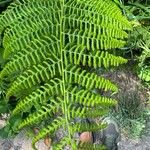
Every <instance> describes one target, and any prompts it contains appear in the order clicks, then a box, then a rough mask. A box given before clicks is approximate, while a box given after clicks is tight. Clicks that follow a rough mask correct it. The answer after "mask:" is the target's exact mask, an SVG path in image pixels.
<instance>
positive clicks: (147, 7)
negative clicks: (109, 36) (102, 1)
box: [123, 0, 150, 87]
mask: <svg viewBox="0 0 150 150" xmlns="http://www.w3.org/2000/svg"><path fill="white" fill-rule="evenodd" d="M123 3H124V5H125V6H124V7H123V9H124V13H125V14H126V15H127V17H128V18H129V19H130V20H131V21H132V23H133V26H134V28H133V31H132V32H131V34H130V38H129V40H128V47H126V48H125V49H124V52H125V53H126V54H127V53H128V54H129V52H130V54H131V58H132V59H134V60H135V61H136V62H137V63H136V70H137V74H138V76H139V77H140V78H141V79H142V80H143V81H145V83H146V85H147V86H148V87H150V2H149V1H146V0H143V1H124V2H123ZM126 54H124V55H126Z"/></svg>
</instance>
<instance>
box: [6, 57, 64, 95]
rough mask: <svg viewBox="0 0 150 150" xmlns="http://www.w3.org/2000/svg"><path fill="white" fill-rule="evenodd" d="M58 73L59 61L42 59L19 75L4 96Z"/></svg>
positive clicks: (59, 68)
mask: <svg viewBox="0 0 150 150" xmlns="http://www.w3.org/2000/svg"><path fill="white" fill-rule="evenodd" d="M57 69H58V70H57ZM59 73H60V74H61V66H60V61H58V62H57V61H53V60H51V59H47V61H44V62H42V64H39V65H37V66H36V65H35V66H33V67H32V70H30V69H29V70H27V71H25V72H24V73H23V74H22V75H21V76H19V77H18V78H17V79H16V80H15V82H14V83H13V84H12V85H11V87H10V88H9V89H8V91H7V94H6V97H10V96H11V95H16V94H15V93H16V92H20V91H21V90H25V89H28V88H32V87H33V86H35V85H37V84H40V83H41V82H44V81H48V80H49V79H51V78H53V77H54V76H55V75H56V74H57V75H58V74H59Z"/></svg>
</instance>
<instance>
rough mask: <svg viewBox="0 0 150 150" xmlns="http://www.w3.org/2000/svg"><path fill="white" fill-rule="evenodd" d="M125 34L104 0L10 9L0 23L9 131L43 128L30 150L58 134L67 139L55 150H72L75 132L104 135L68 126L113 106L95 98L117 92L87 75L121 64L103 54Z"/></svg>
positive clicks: (54, 0) (40, 2)
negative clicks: (11, 106) (9, 108)
mask: <svg viewBox="0 0 150 150" xmlns="http://www.w3.org/2000/svg"><path fill="white" fill-rule="evenodd" d="M128 30H131V24H130V23H129V22H128V21H127V19H126V18H125V17H124V16H123V15H122V12H121V11H120V9H119V8H118V6H117V5H116V4H115V3H114V2H113V1H110V0H105V1H103V0H63V1H61V0H51V1H50V0H16V1H14V2H13V3H12V4H11V5H10V6H9V7H8V9H7V10H6V11H5V12H4V13H2V14H1V15H0V32H1V34H4V37H3V43H2V44H3V48H4V52H3V59H4V63H5V65H4V67H3V70H2V71H1V72H0V80H2V81H7V83H8V85H7V89H6V90H5V93H6V99H7V100H6V101H7V102H8V103H9V102H10V101H12V99H13V98H15V100H16V101H17V104H16V106H14V109H13V111H12V113H11V116H10V119H9V121H8V123H9V124H10V125H11V126H12V127H11V129H12V130H13V131H15V132H17V131H18V130H20V129H22V128H26V127H32V126H38V125H40V124H41V122H42V123H44V124H45V127H43V128H42V129H41V131H40V132H39V133H38V135H36V136H35V138H34V139H33V143H32V144H33V147H34V148H35V149H36V147H35V143H36V142H37V141H38V140H40V139H41V138H44V137H45V136H47V135H50V137H51V138H54V137H55V133H56V131H57V130H58V129H59V128H63V129H64V130H65V131H66V132H67V135H66V137H64V138H62V139H61V140H60V141H58V143H54V144H53V146H54V147H55V148H54V149H62V148H64V147H65V146H66V145H70V146H71V147H72V149H74V150H76V149H77V147H78V146H79V147H81V145H80V144H78V143H77V141H75V140H74V138H73V136H74V133H75V132H79V131H80V132H82V131H85V129H86V130H87V131H92V130H94V131H95V130H96V129H97V130H99V129H101V128H104V127H105V125H103V124H100V123H99V124H95V125H94V124H93V125H92V126H87V125H84V126H83V125H82V124H81V123H80V124H79V123H77V122H76V121H75V119H76V118H96V117H98V116H101V115H104V114H106V113H107V112H108V110H109V107H110V106H114V105H115V104H116V100H114V99H112V98H107V97H103V96H100V95H99V94H98V93H95V92H94V90H95V89H101V90H102V93H103V92H105V91H113V92H117V91H118V88H117V87H116V85H115V84H113V83H111V82H110V81H109V80H107V79H104V78H103V77H99V76H98V75H97V74H96V73H91V72H90V71H89V70H90V69H91V68H98V67H103V68H109V67H111V66H118V65H120V64H124V63H126V62H127V60H126V59H124V58H122V57H117V56H114V55H112V54H110V53H109V51H110V49H114V48H121V47H123V46H124V45H125V38H127V37H128V35H127V33H126V31H128ZM16 116H18V117H17V118H18V120H17V121H16V122H15V123H14V122H13V123H11V120H13V119H12V118H14V117H16ZM87 146H88V145H87ZM82 147H83V148H82V149H87V147H86V146H85V145H84V146H82ZM90 147H91V149H96V148H94V146H92V145H90ZM92 147H93V148H92Z"/></svg>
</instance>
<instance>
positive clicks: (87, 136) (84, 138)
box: [80, 132, 93, 143]
mask: <svg viewBox="0 0 150 150" xmlns="http://www.w3.org/2000/svg"><path fill="white" fill-rule="evenodd" d="M80 141H81V142H88V143H92V142H93V137H92V133H91V132H83V133H81V135H80Z"/></svg>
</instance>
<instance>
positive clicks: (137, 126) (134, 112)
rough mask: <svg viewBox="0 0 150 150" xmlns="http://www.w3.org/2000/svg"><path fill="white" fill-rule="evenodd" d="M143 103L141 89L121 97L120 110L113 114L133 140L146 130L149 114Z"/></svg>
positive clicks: (122, 94)
mask: <svg viewBox="0 0 150 150" xmlns="http://www.w3.org/2000/svg"><path fill="white" fill-rule="evenodd" d="M144 105H145V104H144V102H142V100H141V97H140V93H139V89H136V90H135V91H130V92H128V93H122V92H121V94H120V96H119V102H118V110H117V111H114V112H113V115H114V116H115V117H116V118H117V121H118V123H119V125H120V126H121V127H122V129H123V130H124V132H125V133H126V134H127V135H128V136H129V137H131V138H139V137H140V136H141V134H142V131H143V129H144V128H145V123H146V119H147V115H148V112H147V110H146V108H145V106H144Z"/></svg>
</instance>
